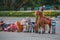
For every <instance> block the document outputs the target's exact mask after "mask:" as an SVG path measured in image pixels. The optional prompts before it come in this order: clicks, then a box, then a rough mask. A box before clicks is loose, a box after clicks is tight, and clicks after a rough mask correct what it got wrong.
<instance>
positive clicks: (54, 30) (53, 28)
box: [51, 17, 56, 34]
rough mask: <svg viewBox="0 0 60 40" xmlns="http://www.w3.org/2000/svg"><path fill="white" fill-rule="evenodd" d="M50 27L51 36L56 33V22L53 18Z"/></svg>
mask: <svg viewBox="0 0 60 40" xmlns="http://www.w3.org/2000/svg"><path fill="white" fill-rule="evenodd" d="M51 26H52V34H55V33H56V20H55V17H53V18H52V21H51Z"/></svg>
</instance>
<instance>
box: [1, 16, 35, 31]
mask: <svg viewBox="0 0 60 40" xmlns="http://www.w3.org/2000/svg"><path fill="white" fill-rule="evenodd" d="M33 27H34V25H33V23H32V21H31V18H30V17H29V16H28V17H26V18H23V19H22V20H19V21H16V22H15V23H14V22H12V23H11V24H5V23H4V22H2V21H1V22H0V30H4V31H12V32H14V31H17V32H33Z"/></svg>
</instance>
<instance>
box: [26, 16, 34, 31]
mask: <svg viewBox="0 0 60 40" xmlns="http://www.w3.org/2000/svg"><path fill="white" fill-rule="evenodd" d="M26 22H27V23H28V25H27V29H28V32H33V24H32V22H31V18H30V17H29V16H28V17H26Z"/></svg>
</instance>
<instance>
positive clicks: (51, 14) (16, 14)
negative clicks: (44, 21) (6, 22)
mask: <svg viewBox="0 0 60 40" xmlns="http://www.w3.org/2000/svg"><path fill="white" fill-rule="evenodd" d="M34 13H35V12H21V11H7V12H3V11H1V12H0V17H2V16H6V17H26V16H30V17H34ZM43 13H44V15H45V16H49V17H57V16H59V15H60V12H43Z"/></svg>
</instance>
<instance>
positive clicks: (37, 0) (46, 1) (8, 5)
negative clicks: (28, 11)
mask: <svg viewBox="0 0 60 40" xmlns="http://www.w3.org/2000/svg"><path fill="white" fill-rule="evenodd" d="M59 3H60V2H59V1H58V0H0V11H3V10H9V11H10V10H19V9H20V8H21V7H24V8H26V7H31V8H32V9H33V8H34V7H38V6H41V5H59Z"/></svg>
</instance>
